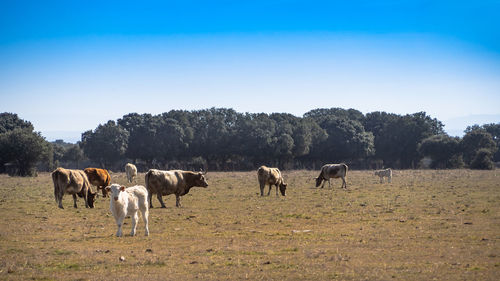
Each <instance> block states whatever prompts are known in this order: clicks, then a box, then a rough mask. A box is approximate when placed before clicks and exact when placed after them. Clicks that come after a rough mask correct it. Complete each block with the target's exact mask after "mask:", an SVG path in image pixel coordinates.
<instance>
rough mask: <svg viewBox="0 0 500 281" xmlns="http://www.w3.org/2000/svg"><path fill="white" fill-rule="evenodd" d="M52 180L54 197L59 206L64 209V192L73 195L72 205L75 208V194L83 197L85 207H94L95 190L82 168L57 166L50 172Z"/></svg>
mask: <svg viewBox="0 0 500 281" xmlns="http://www.w3.org/2000/svg"><path fill="white" fill-rule="evenodd" d="M51 176H52V181H53V182H54V197H55V198H56V202H58V204H59V208H61V209H64V208H63V205H62V198H63V195H64V194H65V193H67V194H72V195H73V202H74V204H73V206H74V207H75V208H76V207H77V206H76V195H77V194H78V196H80V197H83V198H84V199H85V207H87V208H89V207H90V208H94V200H95V197H96V194H97V193H96V192H93V191H92V189H91V187H90V183H89V180H88V178H87V175H85V173H84V172H83V171H82V170H69V169H64V168H57V169H56V170H54V171H53V172H52V174H51Z"/></svg>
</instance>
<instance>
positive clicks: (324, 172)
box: [316, 163, 348, 189]
mask: <svg viewBox="0 0 500 281" xmlns="http://www.w3.org/2000/svg"><path fill="white" fill-rule="evenodd" d="M347 170H348V167H347V165H346V164H344V163H341V164H326V165H323V167H321V173H319V176H318V177H317V178H316V187H318V186H319V185H320V184H321V182H323V185H321V188H323V186H324V185H325V182H324V181H328V187H331V186H330V179H331V178H334V179H336V178H342V188H344V189H347V183H346V181H345V178H346V176H347Z"/></svg>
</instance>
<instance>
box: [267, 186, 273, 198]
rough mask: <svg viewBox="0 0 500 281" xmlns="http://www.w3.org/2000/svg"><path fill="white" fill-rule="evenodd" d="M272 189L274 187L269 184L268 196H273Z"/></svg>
mask: <svg viewBox="0 0 500 281" xmlns="http://www.w3.org/2000/svg"><path fill="white" fill-rule="evenodd" d="M271 188H272V185H271V184H269V190H268V191H267V196H269V194H271Z"/></svg>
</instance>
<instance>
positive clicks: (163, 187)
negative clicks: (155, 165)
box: [145, 169, 208, 208]
mask: <svg viewBox="0 0 500 281" xmlns="http://www.w3.org/2000/svg"><path fill="white" fill-rule="evenodd" d="M205 174H206V172H205V173H203V172H198V173H197V172H190V171H181V170H171V171H161V170H156V169H150V170H149V171H148V172H147V173H146V176H145V180H146V189H147V190H148V201H149V207H150V208H153V204H152V202H151V197H152V196H153V194H156V196H157V197H158V201H160V204H161V207H162V208H166V207H165V204H164V203H163V199H162V195H169V194H175V206H177V207H180V206H181V201H180V200H181V196H183V195H186V194H188V192H189V190H190V189H191V187H194V186H199V187H205V188H206V187H208V183H207V181H206V179H205Z"/></svg>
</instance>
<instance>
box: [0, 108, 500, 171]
mask: <svg viewBox="0 0 500 281" xmlns="http://www.w3.org/2000/svg"><path fill="white" fill-rule="evenodd" d="M465 133H466V134H465V136H464V137H463V138H462V139H461V138H457V137H450V136H448V135H446V134H445V132H444V130H443V124H442V123H441V122H440V121H439V120H437V119H435V118H431V117H430V116H428V115H427V114H426V113H425V112H418V113H414V114H406V115H397V114H392V113H386V112H372V113H368V114H366V115H364V114H363V113H361V112H360V111H358V110H355V109H347V110H345V109H341V108H330V109H315V110H311V111H309V112H307V113H306V114H304V116H303V117H297V116H294V115H292V114H288V113H272V114H265V113H239V112H236V111H235V110H233V109H227V108H210V109H205V110H195V111H185V110H172V111H169V112H165V113H162V114H158V115H152V114H138V113H130V114H127V115H124V116H123V117H122V118H120V119H118V120H117V121H116V122H115V121H112V120H110V121H108V122H106V123H104V124H101V125H99V126H97V128H96V129H95V130H89V131H86V132H84V133H83V134H82V140H81V142H79V143H78V144H68V143H64V142H63V141H62V140H58V141H56V142H54V143H52V144H51V145H48V144H47V142H46V141H45V140H44V139H43V138H42V137H41V136H40V134H39V133H36V132H33V126H32V125H31V123H30V122H27V121H24V120H21V119H19V118H18V117H17V115H16V114H11V113H3V114H0V170H1V171H5V169H6V168H5V167H6V166H9V165H10V166H15V167H16V169H17V170H16V173H17V174H20V175H28V174H32V173H33V172H30V171H33V170H34V167H36V164H37V163H38V167H42V168H43V169H47V170H50V169H53V168H54V167H55V166H59V165H64V166H65V167H73V168H81V167H80V166H86V165H93V166H99V167H103V168H108V169H114V170H117V169H121V167H123V165H124V163H125V162H128V161H130V162H133V163H135V164H136V165H137V166H138V168H139V170H142V171H144V170H146V169H148V168H152V167H155V168H161V169H176V168H180V169H193V170H194V169H196V170H198V169H200V168H203V169H208V170H250V169H255V168H256V167H258V166H260V165H269V166H277V167H280V168H284V169H300V168H310V169H317V168H319V167H320V166H321V165H323V164H324V163H327V162H330V163H332V162H346V163H347V164H348V165H349V166H350V167H351V168H354V169H366V168H371V169H373V168H382V167H391V168H396V169H408V168H418V167H425V165H429V167H431V168H439V169H444V168H460V167H463V166H466V167H471V168H476V169H491V168H493V167H494V162H495V161H499V160H500V159H499V158H500V153H499V149H498V148H499V145H500V123H499V124H485V125H482V126H479V125H474V126H471V127H468V128H467V130H466V131H465ZM423 159H426V161H422V160H423ZM40 162H43V163H44V165H40ZM82 163H83V164H82ZM425 163H427V164H425ZM429 163H430V164H429Z"/></svg>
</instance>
